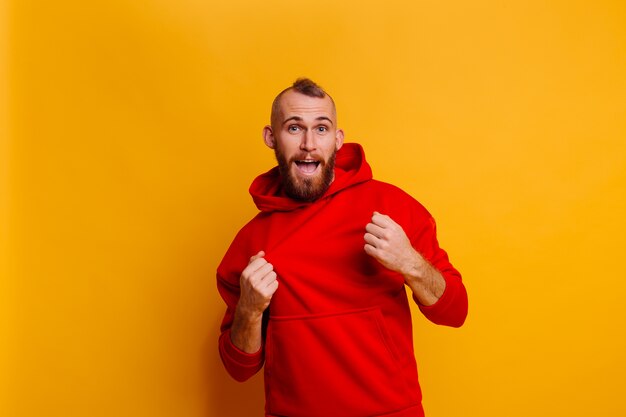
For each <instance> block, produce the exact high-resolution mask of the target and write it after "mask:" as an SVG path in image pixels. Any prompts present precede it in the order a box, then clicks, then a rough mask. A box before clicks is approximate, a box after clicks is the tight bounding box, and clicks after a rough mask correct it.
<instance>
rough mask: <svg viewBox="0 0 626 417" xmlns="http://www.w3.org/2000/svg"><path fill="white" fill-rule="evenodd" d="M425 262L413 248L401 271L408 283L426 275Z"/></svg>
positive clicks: (417, 280)
mask: <svg viewBox="0 0 626 417" xmlns="http://www.w3.org/2000/svg"><path fill="white" fill-rule="evenodd" d="M427 266H428V265H427V263H426V261H425V260H424V258H423V257H422V256H421V255H420V254H419V253H418V252H417V251H416V250H415V249H413V251H412V256H411V258H410V259H409V260H408V261H407V263H406V265H405V266H404V268H403V270H402V271H401V273H402V275H403V276H404V279H405V280H406V282H407V283H408V284H410V283H418V282H420V281H422V280H423V279H424V277H425V276H426V268H427Z"/></svg>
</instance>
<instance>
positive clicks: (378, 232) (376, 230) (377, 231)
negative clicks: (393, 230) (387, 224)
mask: <svg viewBox="0 0 626 417" xmlns="http://www.w3.org/2000/svg"><path fill="white" fill-rule="evenodd" d="M365 230H366V231H367V232H369V233H371V234H373V235H374V236H376V237H377V238H382V237H384V235H385V229H383V228H382V227H380V226H378V225H376V224H374V223H368V224H367V226H365Z"/></svg>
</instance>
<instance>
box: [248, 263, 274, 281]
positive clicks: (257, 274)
mask: <svg viewBox="0 0 626 417" xmlns="http://www.w3.org/2000/svg"><path fill="white" fill-rule="evenodd" d="M273 270H274V265H272V264H271V263H269V262H266V263H265V264H263V265H261V266H260V267H259V268H258V269H257V270H256V271H254V272H253V273H252V275H251V277H250V280H251V281H254V282H260V281H262V280H263V278H265V276H266V275H267V274H269V273H270V272H272V271H273Z"/></svg>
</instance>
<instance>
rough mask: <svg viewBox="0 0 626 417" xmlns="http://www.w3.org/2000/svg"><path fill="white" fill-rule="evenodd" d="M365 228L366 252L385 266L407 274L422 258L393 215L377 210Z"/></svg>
mask: <svg viewBox="0 0 626 417" xmlns="http://www.w3.org/2000/svg"><path fill="white" fill-rule="evenodd" d="M365 230H366V232H367V233H365V253H367V254H368V255H370V256H372V257H373V258H375V259H376V260H377V261H378V262H380V263H381V264H382V265H383V266H384V267H385V268H387V269H390V270H392V271H395V272H399V273H401V274H403V275H407V274H408V273H409V270H410V269H411V268H413V267H414V265H415V262H416V260H419V258H421V256H420V255H419V254H418V253H417V252H416V251H415V249H413V246H411V242H410V241H409V238H408V237H407V236H406V233H404V230H403V229H402V227H401V226H400V225H399V224H398V223H396V222H395V221H393V219H392V218H391V217H389V216H386V215H384V214H380V213H379V212H377V211H375V212H374V215H373V216H372V221H371V222H370V223H368V224H367V226H365Z"/></svg>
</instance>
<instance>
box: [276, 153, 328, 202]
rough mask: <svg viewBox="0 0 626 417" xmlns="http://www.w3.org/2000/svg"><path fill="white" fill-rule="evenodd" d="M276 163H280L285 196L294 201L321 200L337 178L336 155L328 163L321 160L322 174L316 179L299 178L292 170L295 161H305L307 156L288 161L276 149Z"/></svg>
mask: <svg viewBox="0 0 626 417" xmlns="http://www.w3.org/2000/svg"><path fill="white" fill-rule="evenodd" d="M274 153H275V155H276V161H277V162H278V171H279V172H280V178H281V182H282V186H283V189H284V190H285V194H287V195H288V196H289V197H291V198H293V199H294V200H298V201H305V202H312V201H315V200H317V199H318V198H320V197H321V196H322V195H324V193H325V192H326V190H328V187H330V183H332V182H333V179H334V177H335V154H336V153H337V151H334V152H333V154H332V155H331V156H330V157H329V158H328V161H324V160H319V164H320V166H319V168H320V172H319V173H318V174H317V175H316V176H314V177H305V178H301V177H298V176H297V175H296V174H294V173H293V170H292V169H291V167H292V166H294V165H295V161H298V160H301V159H304V158H305V157H306V154H301V155H295V156H294V157H292V158H291V159H289V160H287V157H285V155H284V154H283V153H282V152H281V151H280V149H278V147H276V148H274Z"/></svg>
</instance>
